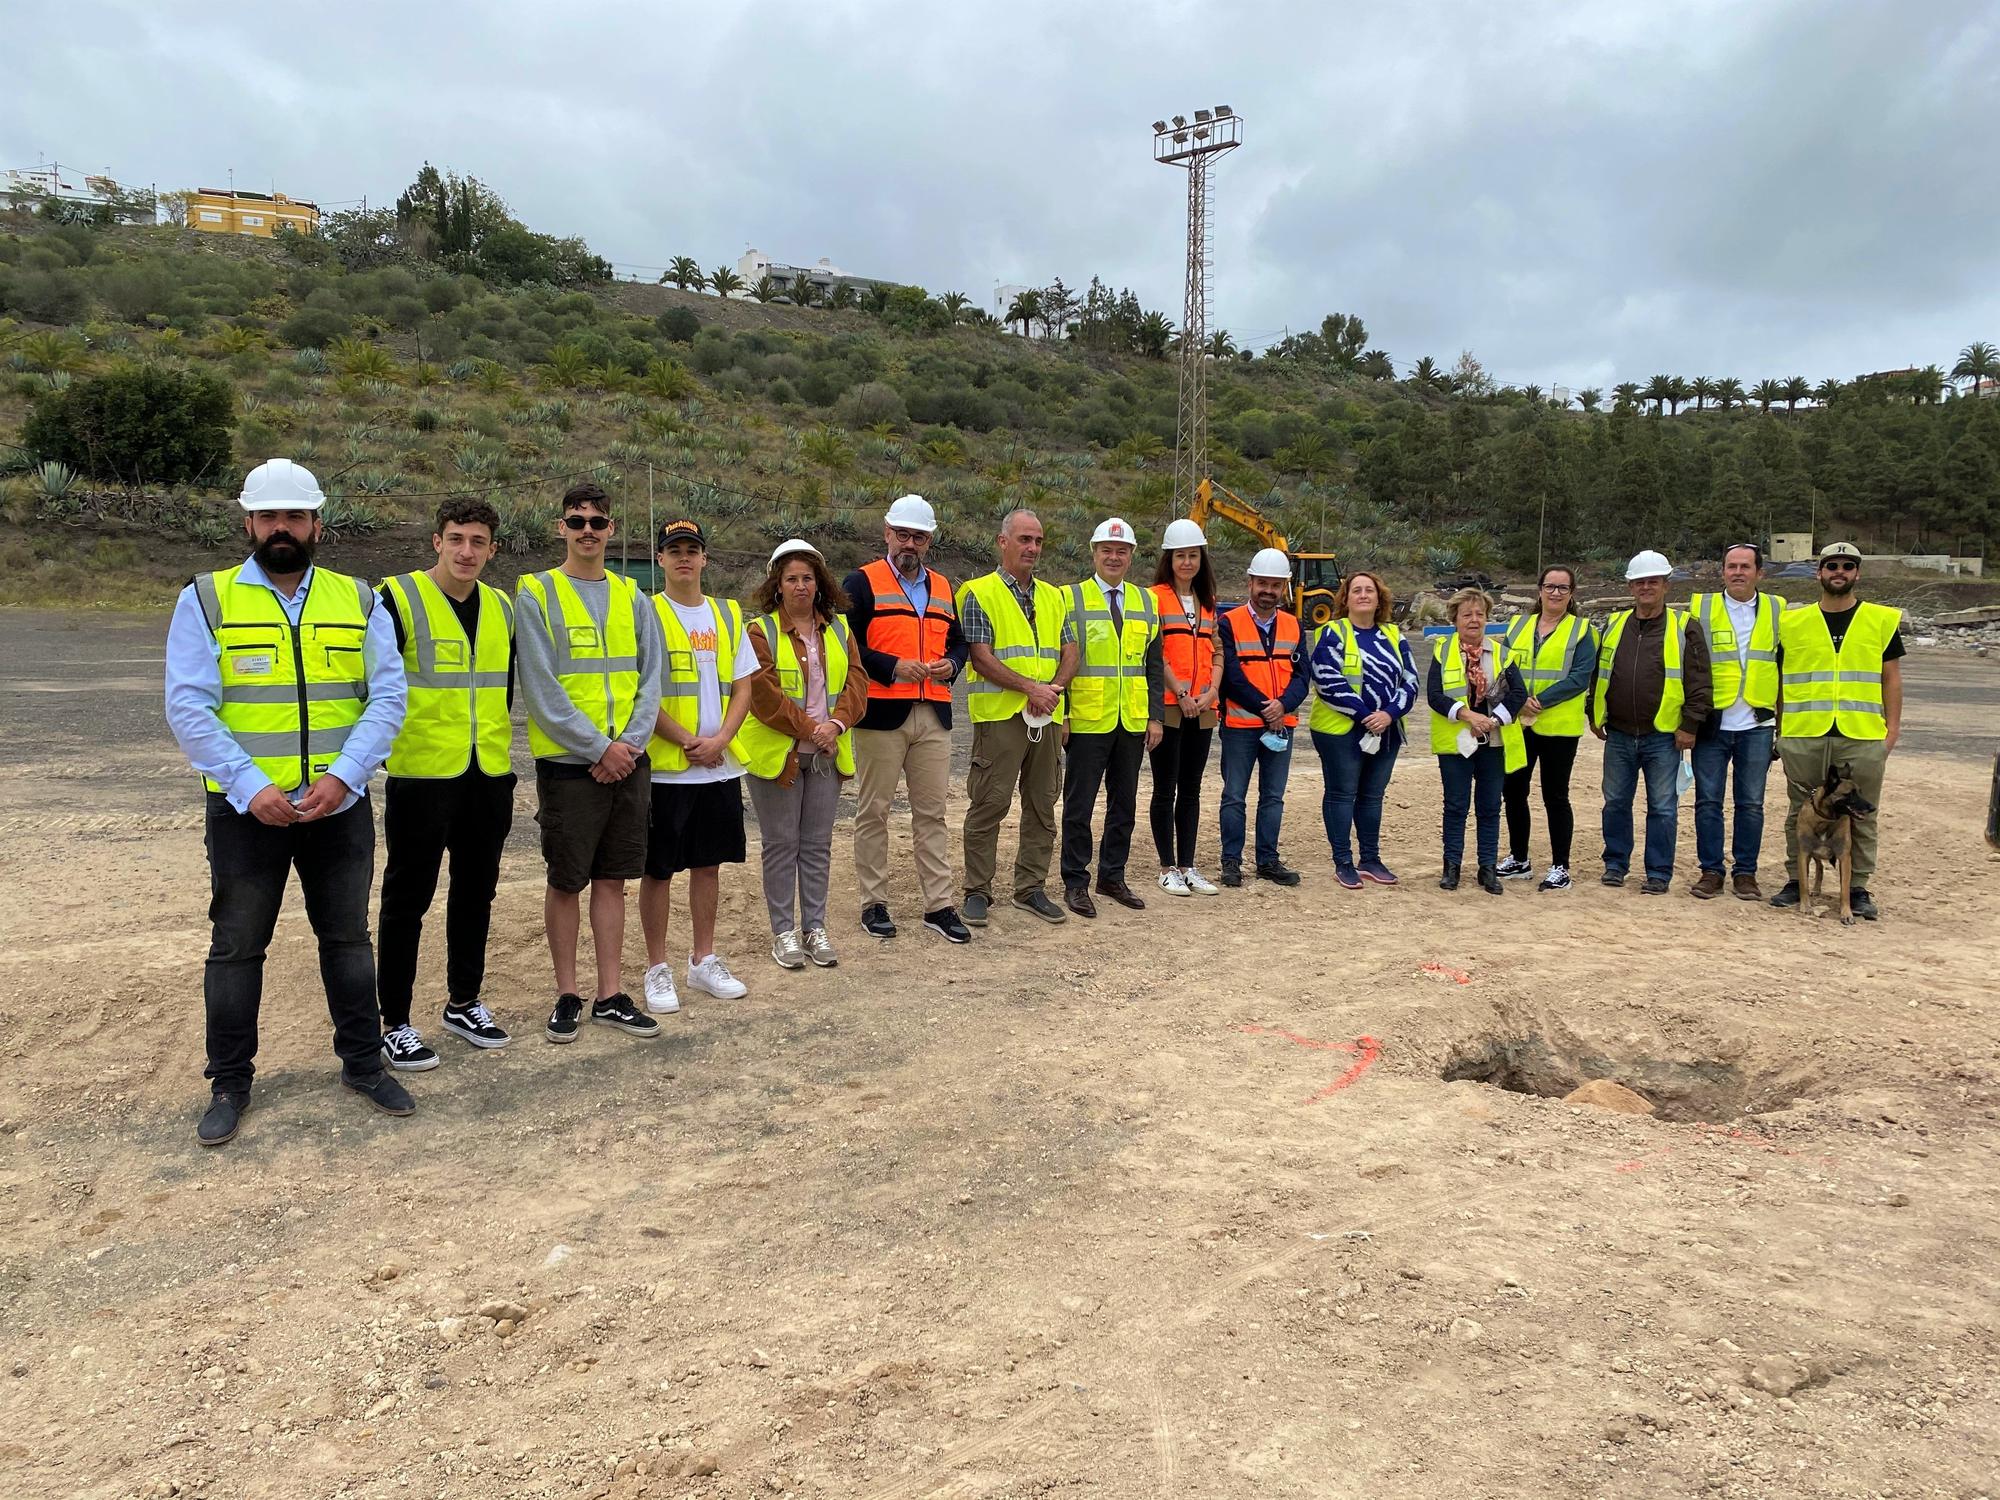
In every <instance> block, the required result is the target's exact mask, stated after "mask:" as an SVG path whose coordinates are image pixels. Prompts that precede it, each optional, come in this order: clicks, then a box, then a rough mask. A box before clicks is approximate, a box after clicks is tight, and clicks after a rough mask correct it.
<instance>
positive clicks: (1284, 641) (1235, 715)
mask: <svg viewBox="0 0 2000 1500" xmlns="http://www.w3.org/2000/svg"><path fill="white" fill-rule="evenodd" d="M1223 623H1224V624H1225V625H1227V626H1228V627H1229V636H1230V639H1231V640H1233V641H1234V642H1235V643H1236V661H1237V664H1238V665H1239V666H1241V667H1242V668H1243V675H1244V676H1245V677H1247V678H1249V679H1250V685H1251V686H1252V687H1254V688H1256V689H1257V691H1259V692H1260V693H1262V694H1263V695H1264V696H1265V697H1266V698H1282V697H1283V696H1284V695H1285V689H1287V688H1289V687H1290V686H1291V685H1292V653H1293V652H1295V651H1297V650H1298V649H1299V617H1298V616H1297V615H1295V614H1293V613H1292V612H1291V611H1290V610H1288V609H1281V610H1279V611H1278V614H1277V624H1276V628H1275V629H1274V630H1272V632H1271V649H1270V650H1269V651H1266V650H1265V649H1264V639H1263V637H1262V636H1260V635H1259V634H1258V633H1257V617H1256V616H1255V615H1253V614H1251V613H1250V606H1249V605H1247V604H1239V605H1237V606H1236V608H1234V609H1232V610H1231V611H1230V612H1229V613H1228V614H1227V615H1225V616H1223ZM1222 707H1223V714H1222V722H1223V724H1224V725H1225V726H1226V727H1227V728H1230V729H1262V728H1263V727H1264V720H1263V718H1262V717H1261V716H1260V715H1257V714H1253V713H1251V712H1250V711H1249V710H1248V709H1245V708H1239V707H1237V705H1236V704H1235V703H1234V702H1232V701H1231V700H1229V699H1228V698H1224V699H1223V703H1222ZM1298 722H1299V716H1298V715H1297V714H1295V713H1290V714H1286V715H1285V726H1286V727H1287V728H1291V727H1292V726H1294V725H1296V724H1297V723H1298Z"/></svg>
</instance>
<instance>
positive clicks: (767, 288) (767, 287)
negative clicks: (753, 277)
mask: <svg viewBox="0 0 2000 1500" xmlns="http://www.w3.org/2000/svg"><path fill="white" fill-rule="evenodd" d="M750 295H751V296H752V297H755V298H756V299H757V300H758V301H759V302H776V301H777V300H778V298H779V297H780V296H781V295H782V293H780V292H779V291H778V283H777V282H775V281H773V280H772V279H771V273H770V272H769V271H766V272H765V273H764V274H763V275H762V276H759V277H758V278H757V284H756V285H755V286H753V287H751V288H750Z"/></svg>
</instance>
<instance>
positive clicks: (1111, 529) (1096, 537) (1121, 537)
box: [1090, 516, 1139, 547]
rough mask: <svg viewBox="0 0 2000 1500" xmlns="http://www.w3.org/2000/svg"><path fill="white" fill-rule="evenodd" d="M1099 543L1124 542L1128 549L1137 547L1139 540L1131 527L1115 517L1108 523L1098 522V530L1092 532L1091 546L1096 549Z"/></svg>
mask: <svg viewBox="0 0 2000 1500" xmlns="http://www.w3.org/2000/svg"><path fill="white" fill-rule="evenodd" d="M1099 542H1123V543H1124V544H1125V545H1126V546H1128V547H1136V546H1137V545H1138V544H1139V539H1138V538H1137V537H1136V536H1134V535H1133V534H1132V528H1131V527H1130V526H1128V525H1127V524H1126V523H1125V522H1124V521H1123V520H1121V519H1120V518H1119V517H1117V516H1113V517H1112V518H1111V519H1110V520H1108V521H1100V522H1098V524H1097V530H1095V531H1093V532H1091V534H1090V545H1091V546H1093V547H1095V546H1096V545H1097V544H1098V543H1099Z"/></svg>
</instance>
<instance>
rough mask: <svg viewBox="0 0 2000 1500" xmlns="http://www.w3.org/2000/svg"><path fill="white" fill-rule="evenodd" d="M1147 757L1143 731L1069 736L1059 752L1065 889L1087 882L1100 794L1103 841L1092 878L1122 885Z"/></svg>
mask: <svg viewBox="0 0 2000 1500" xmlns="http://www.w3.org/2000/svg"><path fill="white" fill-rule="evenodd" d="M1145 758H1146V735H1145V732H1144V731H1143V730H1137V729H1112V730H1109V731H1107V732H1106V733H1104V734H1073V735H1071V736H1070V737H1069V744H1068V745H1067V746H1065V747H1064V749H1063V814H1062V878H1063V884H1064V885H1065V886H1072V885H1084V884H1087V883H1088V882H1089V880H1090V857H1091V854H1092V852H1093V851H1092V848H1091V844H1092V839H1091V833H1090V819H1091V814H1093V813H1094V812H1096V810H1097V791H1098V788H1099V787H1100V786H1101V787H1102V788H1103V789H1104V841H1103V843H1102V844H1100V845H1099V846H1098V847H1097V849H1096V851H1095V852H1096V854H1097V857H1098V858H1097V878H1098V879H1099V880H1123V879H1124V878H1125V861H1126V859H1127V858H1128V857H1129V856H1130V854H1131V853H1132V825H1133V823H1134V822H1136V821H1137V820H1138V814H1139V765H1140V763H1141V762H1142V761H1144V760H1145Z"/></svg>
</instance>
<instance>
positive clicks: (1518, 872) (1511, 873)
mask: <svg viewBox="0 0 2000 1500" xmlns="http://www.w3.org/2000/svg"><path fill="white" fill-rule="evenodd" d="M1497 870H1498V874H1499V876H1500V878H1501V879H1502V880H1526V879H1527V878H1528V877H1529V876H1530V875H1532V874H1534V873H1535V867H1534V866H1533V865H1532V864H1530V863H1529V862H1528V861H1527V860H1525V859H1515V858H1514V857H1513V856H1512V855H1509V856H1508V857H1507V858H1505V859H1503V860H1501V861H1500V863H1499V865H1498V867H1497Z"/></svg>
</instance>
